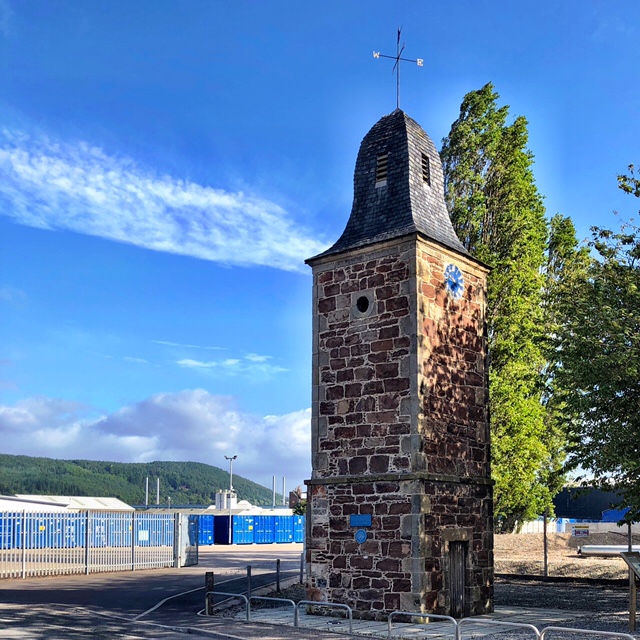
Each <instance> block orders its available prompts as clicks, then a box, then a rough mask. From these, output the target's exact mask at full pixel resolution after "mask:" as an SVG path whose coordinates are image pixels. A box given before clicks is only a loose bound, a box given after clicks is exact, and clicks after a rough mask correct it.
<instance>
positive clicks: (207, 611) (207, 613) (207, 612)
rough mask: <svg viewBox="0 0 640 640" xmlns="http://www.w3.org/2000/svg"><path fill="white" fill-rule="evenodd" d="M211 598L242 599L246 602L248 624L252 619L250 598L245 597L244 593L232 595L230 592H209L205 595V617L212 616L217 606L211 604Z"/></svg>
mask: <svg viewBox="0 0 640 640" xmlns="http://www.w3.org/2000/svg"><path fill="white" fill-rule="evenodd" d="M210 596H227V597H229V598H240V599H241V600H244V607H245V615H246V617H247V622H249V620H250V618H251V612H250V611H249V598H247V596H245V595H244V594H243V593H230V592H228V591H207V592H206V593H205V594H204V611H205V613H204V615H205V616H210V615H211V609H212V607H213V606H214V605H215V603H213V602H210V598H209V597H210Z"/></svg>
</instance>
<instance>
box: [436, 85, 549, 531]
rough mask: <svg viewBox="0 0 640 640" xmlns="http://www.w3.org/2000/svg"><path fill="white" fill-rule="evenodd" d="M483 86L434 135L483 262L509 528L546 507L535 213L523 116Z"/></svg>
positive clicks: (498, 514)
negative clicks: (443, 133) (441, 133)
mask: <svg viewBox="0 0 640 640" xmlns="http://www.w3.org/2000/svg"><path fill="white" fill-rule="evenodd" d="M498 98H499V96H498V94H497V93H496V92H495V90H494V87H493V85H491V84H487V85H485V86H484V87H482V89H480V90H478V91H472V92H470V93H468V94H467V95H466V96H465V97H464V100H463V102H462V105H461V108H460V116H459V118H458V119H457V120H456V121H455V122H454V123H453V125H452V127H451V131H450V132H449V135H448V136H447V137H446V138H445V139H444V140H443V148H442V151H441V157H442V161H443V168H444V173H445V197H446V200H447V206H448V208H449V213H450V215H451V220H452V222H453V225H454V228H455V230H456V232H457V234H458V237H459V238H460V240H461V241H462V242H463V244H464V245H465V247H466V248H467V250H468V251H469V252H470V253H471V254H472V255H473V256H475V257H476V258H478V259H480V260H482V261H483V262H485V263H487V264H489V265H490V266H491V267H492V271H491V273H490V275H489V279H488V300H487V317H488V323H487V324H488V338H489V358H490V377H489V392H490V416H491V431H492V476H493V479H494V480H495V483H496V484H495V490H494V514H495V522H496V529H497V530H498V531H512V530H513V529H514V528H515V527H516V526H517V523H518V522H522V521H523V520H526V519H530V518H534V517H536V516H537V515H539V514H540V513H542V511H543V510H544V509H545V508H546V507H548V506H549V505H550V501H551V497H552V496H551V495H550V488H549V486H548V484H547V481H546V476H547V472H548V469H549V466H550V464H551V463H552V460H553V458H554V457H555V455H556V454H555V451H554V449H555V448H557V443H555V442H551V441H549V438H547V430H546V428H545V419H544V418H545V409H544V406H543V404H542V393H543V385H542V375H543V370H544V366H545V357H544V355H545V354H544V322H543V307H542V295H543V288H544V275H543V267H544V264H545V248H546V242H547V225H546V221H545V209H544V206H543V203H542V197H541V196H540V194H539V192H538V190H537V187H536V185H535V181H534V177H533V173H532V170H531V166H532V163H533V156H532V154H531V152H530V151H529V150H528V149H527V141H528V132H527V121H526V119H525V118H524V117H522V116H520V117H517V118H515V119H514V120H513V122H512V123H511V124H509V123H508V122H507V119H508V116H509V108H508V107H507V106H503V107H498V105H497V101H498Z"/></svg>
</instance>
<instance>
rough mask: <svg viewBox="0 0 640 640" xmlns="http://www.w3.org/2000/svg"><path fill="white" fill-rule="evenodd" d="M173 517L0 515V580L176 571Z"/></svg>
mask: <svg viewBox="0 0 640 640" xmlns="http://www.w3.org/2000/svg"><path fill="white" fill-rule="evenodd" d="M175 531H176V522H175V514H173V513H147V512H142V513H141V512H117V511H81V512H73V513H72V512H66V511H52V512H29V511H16V512H0V578H28V577H35V576H54V575H68V574H76V573H85V574H89V573H94V572H108V571H134V570H136V569H150V568H161V567H173V566H175V558H176V548H175V547H176V535H175Z"/></svg>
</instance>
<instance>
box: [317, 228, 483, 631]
mask: <svg viewBox="0 0 640 640" xmlns="http://www.w3.org/2000/svg"><path fill="white" fill-rule="evenodd" d="M449 262H454V263H455V264H457V265H458V266H459V268H460V269H461V270H462V271H463V273H464V277H465V294H464V296H463V297H462V299H460V300H458V301H453V300H452V299H451V297H450V296H449V295H448V294H447V292H446V290H445V288H444V269H445V267H446V265H447V264H449ZM313 269H314V301H313V304H314V328H313V331H314V338H313V344H314V353H313V409H312V463H313V476H312V478H311V480H309V481H308V483H307V484H308V485H309V486H308V489H309V491H308V495H309V501H308V509H309V512H308V516H309V517H308V535H307V563H308V572H309V581H310V586H313V587H316V588H318V589H320V591H321V593H322V594H323V596H324V597H325V598H326V599H327V600H330V601H334V602H343V603H346V604H349V605H350V606H351V607H352V608H353V609H354V611H355V613H356V615H358V616H361V617H369V618H375V619H382V618H384V617H385V614H386V613H387V612H389V611H393V610H398V609H405V610H414V611H431V612H434V613H449V612H450V610H451V606H452V605H451V595H450V582H451V575H450V563H449V546H450V545H451V544H458V543H459V544H463V545H465V547H464V548H465V550H466V551H465V554H466V555H465V558H466V559H467V560H466V566H465V569H464V571H465V579H464V592H465V605H464V606H465V611H466V612H468V613H484V612H487V611H490V610H491V608H492V579H493V573H492V572H493V556H492V533H491V531H492V529H491V527H492V521H491V515H492V503H491V483H490V480H489V440H488V423H487V415H486V408H485V407H486V399H487V380H486V371H485V348H486V345H485V336H484V295H485V291H484V283H485V278H486V270H483V269H482V268H481V267H479V266H478V265H477V264H476V263H474V262H472V261H470V260H467V259H465V258H461V257H460V256H459V255H458V254H455V253H454V252H451V251H449V250H447V249H444V248H442V247H440V246H439V245H435V244H434V243H431V242H428V241H425V240H423V239H421V238H420V237H417V236H415V235H413V236H408V237H405V238H402V239H397V240H393V241H389V242H386V243H378V244H377V245H375V248H371V247H368V248H367V249H360V250H351V251H349V252H345V253H343V254H341V255H338V256H332V257H330V258H327V259H325V260H322V259H321V260H319V261H318V262H316V263H315V264H314V265H313ZM352 515H358V516H363V515H365V516H371V526H370V527H366V528H365V531H366V534H367V537H366V541H365V542H363V543H358V542H356V540H355V539H354V534H355V530H356V528H355V527H352V526H351V525H350V516H352Z"/></svg>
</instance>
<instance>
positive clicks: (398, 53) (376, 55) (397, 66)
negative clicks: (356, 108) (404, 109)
mask: <svg viewBox="0 0 640 640" xmlns="http://www.w3.org/2000/svg"><path fill="white" fill-rule="evenodd" d="M401 32H402V29H401V28H400V27H398V42H397V44H396V55H395V56H385V55H384V54H383V53H380V52H379V51H374V52H373V57H374V58H390V59H391V60H395V64H394V65H393V69H392V70H391V73H394V72H395V73H396V108H398V109H399V108H400V60H404V61H405V62H415V63H416V64H417V65H418V66H419V67H422V66H423V64H424V60H423V59H422V58H417V59H416V60H409V58H401V57H400V56H402V52H403V51H404V42H403V43H402V47H401V46H400V33H401Z"/></svg>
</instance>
